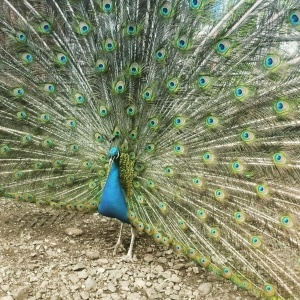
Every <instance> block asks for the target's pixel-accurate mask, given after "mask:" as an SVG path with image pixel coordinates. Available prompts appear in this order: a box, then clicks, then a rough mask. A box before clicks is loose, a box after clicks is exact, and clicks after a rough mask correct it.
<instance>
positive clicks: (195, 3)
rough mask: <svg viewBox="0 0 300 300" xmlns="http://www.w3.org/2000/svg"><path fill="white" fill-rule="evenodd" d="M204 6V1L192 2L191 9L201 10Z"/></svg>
mask: <svg viewBox="0 0 300 300" xmlns="http://www.w3.org/2000/svg"><path fill="white" fill-rule="evenodd" d="M201 4H202V0H190V8H191V9H199V8H200V6H201Z"/></svg>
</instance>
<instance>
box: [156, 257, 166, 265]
mask: <svg viewBox="0 0 300 300" xmlns="http://www.w3.org/2000/svg"><path fill="white" fill-rule="evenodd" d="M157 261H158V262H159V263H162V264H165V263H167V261H168V260H167V259H166V258H165V257H159V258H158V260H157Z"/></svg>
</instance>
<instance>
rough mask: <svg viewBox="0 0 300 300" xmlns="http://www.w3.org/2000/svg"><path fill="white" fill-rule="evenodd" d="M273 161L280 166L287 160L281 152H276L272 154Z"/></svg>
mask: <svg viewBox="0 0 300 300" xmlns="http://www.w3.org/2000/svg"><path fill="white" fill-rule="evenodd" d="M273 161H274V163H275V164H276V165H278V166H282V165H284V164H285V163H286V162H287V159H286V156H285V155H284V154H283V153H282V152H277V153H275V154H274V155H273Z"/></svg>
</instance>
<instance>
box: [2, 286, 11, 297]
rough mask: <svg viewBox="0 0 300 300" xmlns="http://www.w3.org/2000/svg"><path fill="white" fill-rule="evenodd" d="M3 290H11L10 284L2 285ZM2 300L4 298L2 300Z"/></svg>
mask: <svg viewBox="0 0 300 300" xmlns="http://www.w3.org/2000/svg"><path fill="white" fill-rule="evenodd" d="M1 289H2V290H3V291H4V292H7V291H8V290H9V285H8V284H5V285H1ZM1 299H2V298H1Z"/></svg>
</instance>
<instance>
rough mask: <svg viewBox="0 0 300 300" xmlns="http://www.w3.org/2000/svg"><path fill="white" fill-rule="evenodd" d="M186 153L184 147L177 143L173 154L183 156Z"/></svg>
mask: <svg viewBox="0 0 300 300" xmlns="http://www.w3.org/2000/svg"><path fill="white" fill-rule="evenodd" d="M184 152H185V148H184V146H183V145H181V144H179V143H176V144H174V145H173V153H174V154H175V155H181V154H184Z"/></svg>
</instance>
